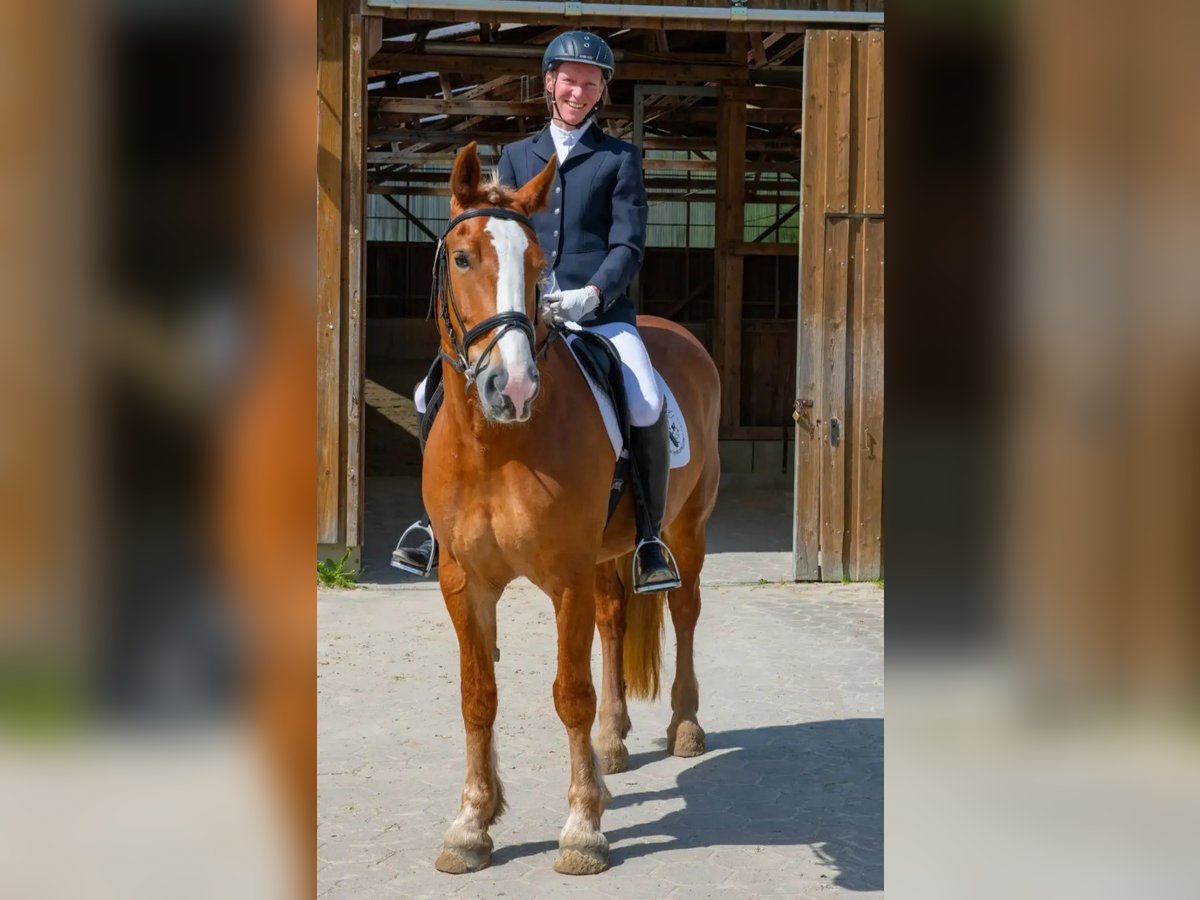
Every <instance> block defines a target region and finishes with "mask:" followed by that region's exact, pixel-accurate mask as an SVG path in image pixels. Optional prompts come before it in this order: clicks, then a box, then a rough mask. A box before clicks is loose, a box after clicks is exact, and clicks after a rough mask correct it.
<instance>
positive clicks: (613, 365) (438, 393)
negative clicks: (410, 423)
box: [419, 330, 638, 523]
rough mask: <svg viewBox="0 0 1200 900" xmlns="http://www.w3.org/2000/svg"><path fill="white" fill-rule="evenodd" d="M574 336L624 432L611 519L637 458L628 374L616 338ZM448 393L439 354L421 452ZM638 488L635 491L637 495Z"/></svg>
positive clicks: (429, 385)
mask: <svg viewBox="0 0 1200 900" xmlns="http://www.w3.org/2000/svg"><path fill="white" fill-rule="evenodd" d="M571 334H572V337H573V338H574V339H573V340H572V341H571V342H570V344H571V351H572V352H573V353H574V354H575V358H576V360H578V361H579V365H580V366H581V367H582V368H583V370H584V371H585V372H586V373H587V375H588V377H589V378H591V380H592V382H593V383H594V384H595V386H596V387H598V388H599V389H600V390H601V391H603V392H604V393H605V395H606V396H607V397H608V399H609V401H610V402H611V403H612V408H613V410H614V411H615V413H616V416H617V424H618V428H619V431H620V435H621V452H620V453H618V454H617V462H616V465H615V466H614V467H613V477H612V485H611V487H610V488H609V492H608V519H607V520H606V523H607V521H611V520H612V517H613V513H614V512H615V511H616V509H617V503H618V502H619V501H620V499H621V492H622V491H623V490H624V489H625V485H626V484H627V483H628V482H629V478H630V475H631V474H632V469H633V462H632V459H631V458H630V455H629V407H628V405H627V404H626V403H625V378H624V376H623V374H622V372H621V357H620V354H618V353H617V348H616V347H614V346H613V343H612V341H610V340H609V339H608V338H606V337H605V336H604V335H602V334H596V333H595V332H592V331H583V330H578V331H572V332H571ZM444 397H445V392H444V385H443V384H442V358H441V356H440V355H439V356H438V357H437V358H435V359H434V361H433V364H432V365H431V366H430V367H429V374H427V375H426V376H425V414H424V415H423V416H422V417H421V428H420V435H419V437H420V441H421V452H422V453H424V452H425V441H426V440H427V439H428V438H429V431H430V429H432V428H433V420H434V419H435V418H436V417H437V413H438V410H439V409H440V408H441V406H442V400H443V398H444ZM637 493H638V492H637V491H634V496H635V498H636V497H637Z"/></svg>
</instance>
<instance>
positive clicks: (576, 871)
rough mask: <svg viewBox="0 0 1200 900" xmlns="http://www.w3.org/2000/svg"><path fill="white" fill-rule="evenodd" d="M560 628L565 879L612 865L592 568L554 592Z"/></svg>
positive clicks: (557, 702) (557, 683)
mask: <svg viewBox="0 0 1200 900" xmlns="http://www.w3.org/2000/svg"><path fill="white" fill-rule="evenodd" d="M553 597H554V611H555V619H556V621H557V624H558V674H557V675H556V676H555V679H554V707H555V709H556V710H558V717H559V718H560V719H562V722H563V725H565V726H566V728H567V744H568V746H569V747H570V750H571V786H570V788H569V789H568V791H567V803H568V805H569V807H570V809H569V812H568V814H567V824H566V825H565V826H563V830H562V834H560V835H559V838H558V846H559V852H558V858H557V859H555V861H554V869H555V871H556V872H560V873H561V874H563V875H593V874H595V873H597V872H601V871H603V870H604V869H605V868H607V866H608V839H607V838H605V837H604V835H603V834H602V833H601V832H600V816H601V814H602V813H603V812H604V803H605V801H606V800H607V799H608V792H607V790H606V789H605V787H604V777H603V776H602V775H601V774H600V768H599V764H598V761H597V759H596V755H595V753H594V752H593V751H592V736H591V731H592V722H593V721H594V720H595V718H596V691H595V689H594V688H593V687H592V632H593V631H594V630H595V627H596V626H595V621H596V602H595V595H594V593H593V584H592V571H591V567H590V566H588V567H584V568H583V574H581V576H580V577H579V578H578V579H577V580H575V581H574V582H573V583H571V584H569V585H567V586H566V587H565V588H564V589H562V590H560V591H555V592H553Z"/></svg>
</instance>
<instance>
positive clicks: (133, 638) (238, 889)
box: [0, 0, 316, 897]
mask: <svg viewBox="0 0 1200 900" xmlns="http://www.w3.org/2000/svg"><path fill="white" fill-rule="evenodd" d="M12 13H13V14H12V15H11V16H8V17H7V19H8V21H9V22H10V25H8V26H6V27H5V29H3V35H2V36H0V70H2V72H3V77H0V98H2V99H0V103H2V104H3V105H2V107H0V108H2V109H3V113H4V117H5V120H6V122H7V123H8V124H7V125H6V127H5V129H4V132H5V134H4V137H3V139H0V161H2V164H0V185H2V186H0V192H2V194H3V196H4V198H5V200H4V202H3V204H0V210H2V212H0V260H3V262H2V271H3V273H4V274H3V288H2V289H0V298H2V300H0V309H2V310H3V319H4V327H3V328H2V329H0V332H2V335H3V336H2V337H0V383H3V384H4V386H5V397H6V406H7V408H8V409H9V413H8V414H7V415H6V416H5V417H4V420H3V422H2V423H0V548H3V549H2V550H0V568H2V570H3V572H4V576H3V578H0V760H2V761H0V797H3V798H4V799H3V800H2V801H0V846H3V850H0V895H2V896H5V897H44V896H53V897H57V896H62V897H67V896H113V897H117V896H120V897H131V896H148V897H149V896H159V897H161V896H196V897H212V896H248V897H270V896H295V895H296V894H297V893H300V894H301V895H303V894H305V893H307V894H309V895H311V893H312V890H311V884H312V883H313V882H312V879H311V872H312V870H313V867H314V854H315V842H314V840H313V822H314V818H315V800H314V794H315V786H314V770H315V748H314V747H313V743H314V741H315V695H314V692H315V660H314V658H313V657H314V647H315V609H314V585H313V576H312V549H311V548H312V534H313V522H314V517H315V504H314V501H313V487H312V485H313V471H314V464H313V451H312V448H313V446H314V440H315V438H314V435H315V428H314V424H313V401H312V396H313V392H312V385H313V384H314V380H315V369H314V366H313V363H312V358H311V357H312V323H313V321H314V309H315V300H314V290H315V289H314V285H315V277H316V270H315V252H314V241H315V238H314V235H315V227H314V218H313V199H314V195H315V190H314V185H315V152H314V150H315V147H314V137H315V122H316V104H315V103H314V102H313V92H312V87H313V74H314V56H313V51H314V47H315V20H314V15H313V11H312V9H311V8H308V7H304V6H303V5H302V4H298V3H293V2H291V0H286V2H275V0H262V2H255V3H244V2H238V3H233V2H221V0H219V2H205V3H197V2H184V0H174V2H160V3H141V2H132V0H111V2H106V3H82V2H51V3H48V4H21V5H20V6H19V7H17V8H15V9H13V10H12ZM64 860H65V861H66V863H67V864H65V865H64ZM306 887H307V888H308V889H307V890H306Z"/></svg>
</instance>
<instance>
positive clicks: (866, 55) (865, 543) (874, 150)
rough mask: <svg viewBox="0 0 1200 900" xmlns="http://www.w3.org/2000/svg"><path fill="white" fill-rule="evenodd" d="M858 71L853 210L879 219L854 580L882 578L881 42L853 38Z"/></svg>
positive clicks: (864, 327) (860, 292) (865, 366)
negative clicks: (855, 205) (855, 202)
mask: <svg viewBox="0 0 1200 900" xmlns="http://www.w3.org/2000/svg"><path fill="white" fill-rule="evenodd" d="M855 40H856V43H857V47H856V49H857V59H856V64H857V67H858V78H857V83H856V87H857V96H856V97H855V106H856V109H857V113H858V115H857V116H856V134H855V137H856V142H855V143H856V147H855V149H856V150H857V156H858V157H859V165H858V166H856V170H857V172H858V178H857V179H856V180H857V182H858V186H859V188H860V191H859V192H858V199H859V200H860V202H861V205H860V206H859V209H860V210H861V211H863V212H866V213H875V214H878V215H880V216H881V218H879V219H870V220H866V221H863V222H862V228H861V247H860V248H859V249H860V252H859V257H858V260H857V265H856V266H855V276H856V277H855V300H854V313H853V316H852V317H851V318H852V321H853V323H854V331H855V335H854V343H853V346H854V355H853V359H854V364H855V370H854V373H853V398H854V406H855V409H854V422H855V428H854V431H853V432H852V433H851V434H849V435H847V437H848V439H849V441H848V443H849V444H850V447H851V451H852V456H851V459H852V469H851V479H850V509H849V511H848V515H849V518H850V522H849V532H850V535H849V542H848V543H849V558H848V560H847V568H848V569H849V575H850V578H851V579H853V580H855V581H873V580H875V579H877V578H880V577H882V576H883V449H884V448H883V430H884V424H883V395H884V382H883V355H884V346H883V328H884V323H883V318H884V311H883V310H884V290H883V251H884V239H883V237H884V223H883V219H882V214H883V211H884V204H883V164H884V163H883V118H884V102H883V80H884V76H883V70H884V59H883V35H882V34H879V33H871V34H867V35H861V36H860V35H855Z"/></svg>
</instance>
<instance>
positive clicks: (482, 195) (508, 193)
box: [469, 171, 517, 209]
mask: <svg viewBox="0 0 1200 900" xmlns="http://www.w3.org/2000/svg"><path fill="white" fill-rule="evenodd" d="M516 198H517V190H516V188H510V187H508V185H504V184H501V183H500V176H499V175H498V174H497V173H496V172H494V171H493V172H492V177H491V180H489V181H482V182H480V183H479V190H478V191H477V192H476V194H475V196H474V198H472V200H471V203H470V204H469V206H499V207H501V208H502V209H512V208H513V206H514V205H515V203H516Z"/></svg>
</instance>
